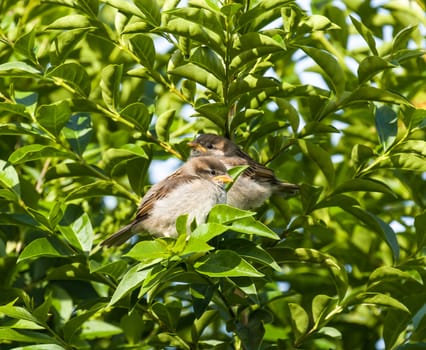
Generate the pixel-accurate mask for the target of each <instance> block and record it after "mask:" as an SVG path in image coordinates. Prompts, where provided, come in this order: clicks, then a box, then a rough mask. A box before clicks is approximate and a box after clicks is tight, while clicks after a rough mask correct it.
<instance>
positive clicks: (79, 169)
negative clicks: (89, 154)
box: [46, 162, 103, 180]
mask: <svg viewBox="0 0 426 350" xmlns="http://www.w3.org/2000/svg"><path fill="white" fill-rule="evenodd" d="M102 175H103V172H102V171H101V170H100V169H97V168H95V167H93V168H92V167H90V166H87V165H81V164H79V163H71V162H69V163H68V162H67V163H61V164H58V165H56V166H55V167H51V168H50V169H49V170H48V171H47V173H46V180H52V179H57V178H60V177H80V176H90V177H97V178H101V177H102Z"/></svg>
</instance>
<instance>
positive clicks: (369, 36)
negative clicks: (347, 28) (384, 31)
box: [349, 16, 379, 56]
mask: <svg viewBox="0 0 426 350" xmlns="http://www.w3.org/2000/svg"><path fill="white" fill-rule="evenodd" d="M349 18H350V19H351V21H352V24H353V25H354V27H355V29H356V30H357V32H358V33H359V34H360V35H361V36H362V38H363V39H364V40H365V42H366V43H367V45H368V47H369V48H370V50H371V52H372V53H373V54H374V55H375V56H378V55H379V54H378V52H377V49H376V41H375V40H374V36H373V33H371V31H370V30H369V29H368V27H367V26H366V25H365V24H363V23H362V22H360V21H358V20H357V19H356V18H355V17H353V16H349Z"/></svg>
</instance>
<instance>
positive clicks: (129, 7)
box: [105, 0, 145, 19]
mask: <svg viewBox="0 0 426 350" xmlns="http://www.w3.org/2000/svg"><path fill="white" fill-rule="evenodd" d="M105 3H106V4H108V5H111V6H112V7H115V8H116V9H118V10H119V11H120V12H122V13H124V14H126V15H134V16H137V17H141V18H144V19H145V16H144V14H143V12H142V11H141V10H140V9H138V8H137V7H136V6H135V4H133V3H130V2H127V1H121V0H105Z"/></svg>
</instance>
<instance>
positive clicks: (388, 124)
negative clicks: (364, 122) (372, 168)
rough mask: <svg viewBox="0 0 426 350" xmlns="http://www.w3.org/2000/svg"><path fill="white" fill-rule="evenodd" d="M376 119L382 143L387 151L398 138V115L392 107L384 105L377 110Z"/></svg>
mask: <svg viewBox="0 0 426 350" xmlns="http://www.w3.org/2000/svg"><path fill="white" fill-rule="evenodd" d="M375 121H376V129H377V133H378V135H379V140H380V143H381V145H382V146H383V149H384V150H385V151H386V150H387V149H388V148H389V147H390V146H392V144H393V143H394V141H395V139H396V135H397V133H398V116H397V114H396V112H395V111H394V110H393V109H392V108H390V107H388V106H382V107H380V108H377V110H376V115H375Z"/></svg>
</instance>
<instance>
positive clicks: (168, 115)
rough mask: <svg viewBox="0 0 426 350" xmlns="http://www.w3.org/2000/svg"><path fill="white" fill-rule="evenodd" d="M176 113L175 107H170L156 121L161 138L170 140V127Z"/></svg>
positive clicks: (156, 127) (156, 128)
mask: <svg viewBox="0 0 426 350" xmlns="http://www.w3.org/2000/svg"><path fill="white" fill-rule="evenodd" d="M175 113H176V110H175V109H168V110H167V111H165V112H163V113H161V114H160V115H159V116H158V119H157V122H156V123H155V132H156V133H157V137H158V138H159V139H160V140H162V141H168V140H169V129H170V127H171V126H172V123H173V119H174V117H175Z"/></svg>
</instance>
